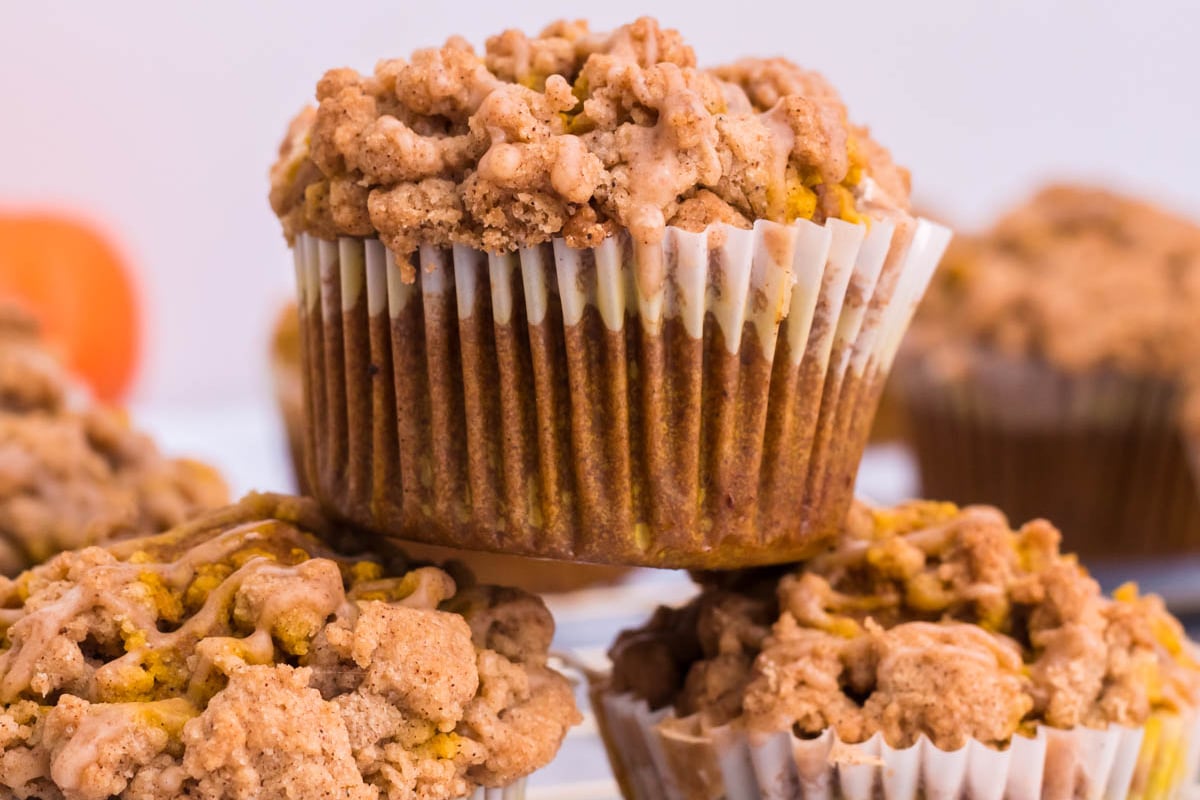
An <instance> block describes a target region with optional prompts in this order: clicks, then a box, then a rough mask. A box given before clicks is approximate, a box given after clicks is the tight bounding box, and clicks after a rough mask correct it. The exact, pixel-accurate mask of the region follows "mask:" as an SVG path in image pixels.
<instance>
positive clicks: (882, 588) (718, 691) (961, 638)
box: [611, 501, 1200, 750]
mask: <svg viewBox="0 0 1200 800" xmlns="http://www.w3.org/2000/svg"><path fill="white" fill-rule="evenodd" d="M1190 648H1191V645H1190V643H1189V642H1188V641H1187V639H1186V637H1185V635H1184V632H1183V629H1182V628H1181V626H1180V625H1179V623H1178V621H1177V620H1175V619H1174V618H1173V617H1172V616H1171V615H1170V614H1169V613H1168V612H1167V611H1166V609H1165V608H1164V606H1163V604H1162V602H1161V600H1159V599H1158V598H1157V597H1153V596H1146V597H1142V596H1139V595H1138V593H1137V590H1136V588H1134V587H1133V586H1126V587H1123V588H1121V589H1120V590H1118V591H1117V592H1116V593H1115V594H1114V596H1113V597H1111V598H1109V597H1106V596H1104V595H1102V594H1101V591H1100V587H1099V586H1098V585H1097V584H1096V582H1095V581H1094V580H1092V579H1091V578H1090V577H1089V576H1088V574H1087V572H1086V571H1085V570H1084V569H1083V567H1081V566H1080V565H1079V564H1078V562H1077V561H1076V560H1075V558H1074V557H1073V556H1070V555H1063V554H1062V553H1060V552H1059V533H1058V531H1057V530H1056V529H1055V528H1054V527H1053V526H1052V525H1050V524H1049V523H1048V522H1045V521H1044V520H1038V521H1035V522H1031V523H1029V524H1027V525H1025V526H1023V527H1022V528H1021V529H1020V530H1017V531H1013V530H1011V529H1010V527H1009V525H1008V522H1007V521H1006V520H1005V518H1004V516H1003V515H1002V514H1001V513H1000V512H999V511H998V510H996V509H994V508H989V507H968V508H964V509H959V508H957V507H955V506H954V505H952V504H949V503H933V502H926V501H922V502H916V503H911V504H908V505H903V506H899V507H897V508H894V509H887V510H873V509H868V508H866V507H864V506H858V507H856V508H855V509H854V510H853V511H852V513H851V515H850V518H849V521H848V522H847V525H846V528H845V530H844V532H843V534H842V536H841V538H840V540H839V541H838V543H837V544H836V546H835V547H833V548H832V549H830V550H829V551H827V552H826V553H823V554H822V555H820V556H818V557H817V558H815V559H813V560H812V561H810V562H808V563H806V564H803V565H799V566H795V565H793V566H791V567H786V568H781V569H774V570H765V571H764V570H760V571H754V572H745V573H740V574H738V573H735V574H731V575H724V576H720V577H716V578H713V579H712V580H710V581H708V583H707V585H706V587H705V588H704V590H703V591H702V593H701V594H700V596H699V597H698V598H697V599H696V600H695V601H693V602H692V603H691V604H689V605H687V606H685V607H683V608H682V609H679V610H668V609H660V610H659V611H658V612H657V614H656V615H655V617H654V618H653V619H652V620H651V621H650V622H649V623H648V624H647V625H646V626H645V627H644V628H642V629H639V630H634V631H628V632H626V633H624V634H622V636H621V637H620V638H619V639H618V640H617V643H616V645H615V646H614V648H613V650H612V653H611V655H612V658H613V664H614V667H613V676H612V688H613V689H615V690H616V691H629V692H633V693H634V694H635V695H637V696H638V697H641V698H643V699H645V700H646V701H647V702H648V703H649V704H650V705H651V706H652V707H655V708H661V707H665V706H674V709H675V711H676V712H677V715H678V717H680V718H681V719H677V720H675V721H673V722H671V723H667V724H676V725H684V726H686V725H694V724H697V721H698V724H699V725H700V726H701V727H704V726H709V725H722V724H725V723H731V722H732V723H734V724H736V725H740V726H744V727H745V728H747V729H750V730H752V731H764V732H777V731H795V732H796V733H797V735H800V736H810V735H816V734H818V733H820V732H821V731H823V730H825V729H827V728H833V729H835V730H836V731H837V734H838V736H839V737H841V739H842V740H843V741H847V742H861V741H865V740H866V739H868V738H870V737H871V736H872V735H874V734H876V733H881V734H882V735H883V737H884V739H885V740H886V741H887V742H888V743H889V744H890V745H892V746H893V747H907V746H910V745H912V744H913V743H914V742H916V741H917V740H918V739H919V737H920V736H921V735H922V734H924V735H926V736H928V737H929V738H930V739H931V740H932V741H933V743H934V744H935V745H937V746H938V747H940V748H942V749H947V750H950V749H957V748H959V747H962V746H963V745H964V744H966V742H967V740H968V739H969V738H974V739H977V740H979V741H981V742H983V743H985V744H991V745H1003V744H1004V743H1006V742H1008V741H1009V740H1010V739H1011V737H1012V736H1013V735H1014V734H1018V733H1030V732H1031V731H1032V729H1033V728H1034V727H1035V726H1037V725H1039V724H1044V725H1049V726H1053V727H1057V728H1071V727H1075V726H1080V725H1083V726H1088V727H1105V726H1107V725H1108V724H1109V723H1118V724H1121V725H1129V726H1137V725H1140V724H1142V723H1144V722H1145V721H1146V720H1147V719H1148V717H1149V716H1150V714H1151V713H1152V712H1157V711H1164V712H1169V711H1179V710H1184V709H1192V708H1194V707H1195V706H1196V705H1197V702H1198V701H1200V663H1197V661H1196V660H1195V657H1194V651H1192V650H1191V649H1190ZM691 715H696V716H691Z"/></svg>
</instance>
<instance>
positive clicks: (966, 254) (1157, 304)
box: [893, 185, 1200, 559]
mask: <svg viewBox="0 0 1200 800" xmlns="http://www.w3.org/2000/svg"><path fill="white" fill-rule="evenodd" d="M895 378H896V380H895V383H894V386H893V389H894V390H895V400H896V401H897V402H898V403H899V404H900V405H902V406H903V408H904V410H905V411H906V412H907V416H908V422H909V434H910V440H911V442H912V444H913V446H914V449H915V453H916V457H917V461H918V463H919V467H920V472H921V485H922V491H923V493H924V494H926V495H929V496H936V497H946V498H948V499H952V500H955V501H960V502H992V503H995V504H997V505H999V506H1000V507H1001V508H1003V509H1004V510H1005V511H1006V512H1007V513H1009V514H1010V515H1012V516H1013V517H1014V518H1018V519H1024V518H1032V517H1038V516H1045V517H1049V518H1051V519H1054V520H1055V521H1056V523H1057V524H1059V525H1060V527H1062V529H1063V532H1064V535H1065V537H1066V541H1067V544H1068V546H1069V547H1070V548H1071V549H1074V550H1077V551H1078V552H1080V553H1081V555H1083V556H1085V557H1087V558H1091V559H1112V558H1118V557H1127V556H1156V555H1157V556H1161V555H1169V554H1181V553H1189V552H1191V553H1195V552H1200V478H1198V477H1197V474H1195V473H1194V471H1193V469H1192V468H1191V466H1190V464H1189V459H1188V456H1187V452H1186V443H1187V441H1188V428H1187V425H1186V418H1187V410H1188V409H1190V408H1192V407H1193V406H1194V405H1195V404H1196V403H1197V402H1200V400H1198V398H1197V395H1196V394H1195V391H1196V387H1197V386H1200V227H1197V226H1196V225H1195V224H1194V223H1192V222H1191V221H1189V220H1187V219H1184V218H1181V217H1180V216H1178V215H1176V214H1173V213H1170V212H1168V211H1166V210H1163V209H1161V208H1158V207H1156V206H1153V205H1151V204H1148V203H1145V202H1142V201H1140V200H1136V199H1133V198H1129V197H1126V196H1123V195H1120V194H1117V193H1114V192H1111V191H1108V190H1104V189H1098V188H1090V187H1080V186H1062V185H1059V186H1051V187H1048V188H1045V189H1043V190H1042V191H1040V192H1038V193H1037V194H1036V195H1035V196H1034V197H1033V198H1032V199H1031V200H1029V201H1028V202H1026V203H1024V204H1022V205H1020V206H1018V207H1017V208H1016V209H1014V210H1013V211H1011V212H1009V213H1008V214H1006V215H1004V216H1003V217H1001V218H1000V219H999V221H997V222H996V224H995V225H994V226H992V227H991V228H990V229H988V230H986V231H985V232H983V233H981V234H980V235H977V236H974V237H962V238H960V239H959V241H958V242H957V243H956V244H955V245H954V247H953V248H952V249H951V252H950V253H948V254H947V257H946V258H945V259H944V261H943V264H942V267H941V270H940V272H939V275H938V278H937V280H936V281H935V282H934V285H933V287H932V289H931V291H930V292H929V293H928V294H927V296H926V298H925V301H924V303H923V304H922V307H921V309H920V312H919V314H918V319H917V321H916V323H915V324H914V326H913V328H912V330H911V331H910V334H909V336H908V337H907V339H906V341H905V345H904V348H903V350H902V354H901V358H900V360H899V362H898V366H897V370H896V373H895Z"/></svg>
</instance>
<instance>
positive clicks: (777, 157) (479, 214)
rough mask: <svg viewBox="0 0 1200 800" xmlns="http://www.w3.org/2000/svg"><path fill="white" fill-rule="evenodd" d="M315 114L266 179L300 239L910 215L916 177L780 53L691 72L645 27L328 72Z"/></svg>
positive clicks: (504, 237) (298, 122)
mask: <svg viewBox="0 0 1200 800" xmlns="http://www.w3.org/2000/svg"><path fill="white" fill-rule="evenodd" d="M317 101H318V106H317V107H316V108H315V109H314V108H307V109H305V110H304V111H302V112H301V113H300V115H299V116H298V117H296V119H295V120H294V121H293V122H292V124H291V127H290V129H289V130H288V133H287V136H286V138H285V139H284V141H283V144H282V145H281V147H280V151H279V158H278V161H277V162H276V163H275V165H274V166H273V167H272V169H271V205H272V207H273V208H274V209H275V211H276V213H277V214H278V215H279V217H280V219H281V220H282V222H283V229H284V233H285V234H286V235H287V236H288V238H289V239H290V238H291V237H293V236H294V235H295V234H297V233H300V232H307V233H310V234H313V235H315V236H318V237H321V238H326V239H331V238H334V237H337V236H379V237H380V238H381V239H382V240H383V241H384V243H385V244H387V246H388V247H389V248H390V249H391V250H393V251H394V252H395V253H397V254H399V255H402V256H404V255H408V254H410V253H411V252H412V251H413V250H415V249H416V248H417V247H418V246H419V245H422V244H429V245H437V246H445V245H450V244H465V245H469V246H471V247H474V248H477V249H481V250H487V251H491V252H499V251H511V250H514V249H517V248H520V247H528V246H531V245H536V244H540V243H542V242H545V241H547V240H549V239H551V238H552V237H557V236H561V237H563V238H565V239H566V241H567V243H568V244H569V245H571V246H572V247H592V246H595V245H596V244H598V243H599V242H600V241H601V240H603V239H604V238H605V237H607V236H609V235H611V234H613V233H614V232H615V231H616V230H618V229H627V230H629V231H630V232H631V233H632V235H633V237H634V240H635V242H642V243H648V244H653V243H656V242H658V241H660V240H661V238H662V236H663V230H664V227H665V226H667V225H676V226H679V227H681V228H684V229H687V230H692V231H699V230H703V229H704V228H705V227H707V226H708V225H711V224H713V223H716V222H725V223H729V224H732V225H736V226H739V227H743V228H746V227H750V225H751V223H752V222H753V221H754V220H758V219H767V220H773V221H776V222H792V221H794V220H796V219H800V218H803V219H812V220H815V221H817V222H821V221H823V220H825V219H827V218H831V217H840V218H843V219H847V220H851V221H856V220H858V219H859V218H860V215H863V214H868V213H871V212H873V211H874V212H880V213H883V212H893V211H897V210H906V209H907V207H908V193H909V191H908V190H909V187H908V174H907V172H906V171H904V170H903V169H900V168H898V167H896V166H895V165H894V164H893V163H892V161H891V158H890V156H889V155H888V153H887V152H886V151H885V150H884V149H883V148H881V147H880V146H879V145H878V144H876V143H875V142H874V141H873V140H872V139H871V137H870V136H869V135H868V134H867V131H866V130H865V129H863V128H860V127H857V126H855V125H853V124H851V123H850V122H849V120H848V118H847V113H846V108H845V106H844V105H843V104H842V101H841V99H840V98H839V97H838V95H837V93H836V92H835V91H834V90H833V88H832V87H831V86H830V85H829V84H828V83H827V82H826V81H825V80H824V78H822V77H821V76H820V75H817V74H816V73H813V72H808V71H806V70H804V69H801V68H800V67H798V66H796V65H795V64H792V63H791V62H789V61H786V60H784V59H781V58H772V59H747V60H744V61H739V62H737V63H734V64H731V65H729V66H726V67H718V68H715V69H699V68H697V67H696V56H695V54H694V53H693V51H692V48H691V47H689V46H688V45H687V44H685V43H684V41H683V39H682V38H681V37H680V35H679V33H678V32H677V31H674V30H670V29H664V28H661V27H660V26H659V24H658V23H657V22H656V21H655V20H653V19H650V18H648V17H644V18H642V19H639V20H637V21H636V22H634V23H632V24H630V25H625V26H623V27H621V28H618V29H617V30H615V31H613V32H611V33H605V34H601V33H592V32H591V31H589V29H588V26H587V24H586V23H584V22H565V21H564V22H556V23H554V24H552V25H550V26H549V27H548V28H546V29H545V30H544V31H543V32H542V33H541V34H540V35H539V36H537V37H535V38H530V37H528V36H526V35H525V34H523V33H521V32H520V31H516V30H509V31H505V32H504V33H502V34H499V35H498V36H493V37H491V38H490V39H488V41H487V44H486V46H485V49H484V52H483V53H482V54H479V53H477V52H476V51H475V50H474V49H473V48H472V47H471V46H470V45H469V44H468V43H467V42H465V41H463V40H462V39H461V38H457V37H455V38H451V39H450V40H449V41H447V42H446V44H445V45H444V46H443V47H441V48H432V49H427V50H418V51H417V52H415V53H413V55H412V57H411V58H410V59H409V60H407V61H406V60H403V59H390V60H384V61H380V62H379V63H378V64H377V65H376V67H375V72H374V74H373V75H370V76H362V75H360V74H358V73H357V72H355V71H354V70H351V69H335V70H331V71H330V72H327V73H326V74H325V76H324V77H323V78H321V80H320V82H319V83H318V84H317ZM410 274H411V272H410Z"/></svg>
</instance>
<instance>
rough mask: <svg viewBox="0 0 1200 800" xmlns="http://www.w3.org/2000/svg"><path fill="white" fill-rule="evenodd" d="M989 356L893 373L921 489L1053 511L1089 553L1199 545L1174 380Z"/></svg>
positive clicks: (1199, 515)
mask: <svg viewBox="0 0 1200 800" xmlns="http://www.w3.org/2000/svg"><path fill="white" fill-rule="evenodd" d="M985 359H986V360H981V361H980V362H979V364H976V365H973V367H972V371H971V373H970V376H969V377H967V378H963V379H961V380H956V381H952V382H951V381H944V380H941V379H940V378H938V377H937V376H935V375H933V374H932V370H931V369H929V368H928V367H927V366H925V365H918V364H909V363H902V365H901V368H900V369H899V370H898V371H897V377H898V378H901V379H902V380H901V381H898V383H901V384H902V387H903V388H902V391H903V393H904V403H905V407H906V409H907V412H908V414H909V418H910V421H911V426H910V427H911V430H910V438H911V442H912V444H913V449H914V451H915V454H916V458H917V462H918V465H919V469H920V473H921V489H922V494H923V495H925V496H930V497H938V498H943V499H946V500H952V501H954V502H957V503H964V504H965V503H979V502H986V503H990V504H993V505H996V506H998V507H1000V508H1001V509H1002V510H1004V512H1005V513H1006V514H1008V515H1009V517H1010V518H1012V519H1013V520H1015V521H1017V522H1021V521H1024V520H1029V519H1034V518H1038V517H1045V518H1047V519H1051V520H1053V521H1054V523H1055V525H1056V526H1058V527H1059V528H1060V529H1061V530H1062V532H1063V542H1064V549H1067V550H1071V551H1074V552H1077V553H1079V554H1080V556H1082V557H1083V558H1085V559H1086V560H1091V561H1110V560H1116V559H1123V558H1130V557H1136V558H1143V557H1144V558H1156V557H1162V556H1169V555H1181V554H1191V553H1198V552H1200V482H1197V480H1196V477H1195V474H1194V472H1193V470H1192V467H1191V465H1190V464H1189V458H1188V452H1187V447H1186V444H1185V441H1184V438H1183V436H1182V435H1181V433H1180V430H1179V428H1178V423H1177V421H1176V420H1177V415H1176V408H1177V402H1178V397H1177V394H1176V391H1175V390H1174V388H1173V387H1172V386H1170V385H1167V384H1164V383H1161V382H1158V381H1154V380H1149V379H1136V378H1131V377H1126V376H1121V375H1116V374H1092V375H1080V376H1071V375H1065V374H1059V373H1057V372H1055V371H1053V370H1051V369H1050V368H1048V367H1045V366H1041V365H1017V364H1014V363H1012V362H1006V361H1004V360H997V359H994V358H986V357H985ZM902 362H907V357H905V358H904V359H902Z"/></svg>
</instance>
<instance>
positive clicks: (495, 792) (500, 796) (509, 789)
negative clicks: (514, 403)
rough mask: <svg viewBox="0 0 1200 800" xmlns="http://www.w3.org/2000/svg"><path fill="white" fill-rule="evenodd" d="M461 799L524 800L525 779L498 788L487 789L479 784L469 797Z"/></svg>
mask: <svg viewBox="0 0 1200 800" xmlns="http://www.w3.org/2000/svg"><path fill="white" fill-rule="evenodd" d="M462 800H525V779H524V778H521V779H519V780H517V781H516V782H515V783H512V784H509V785H508V786H505V787H502V788H499V789H488V788H485V787H483V786H480V787H479V788H478V789H476V790H475V791H474V792H472V793H471V795H470V796H469V797H464V798H463V799H462Z"/></svg>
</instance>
